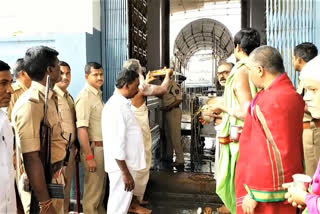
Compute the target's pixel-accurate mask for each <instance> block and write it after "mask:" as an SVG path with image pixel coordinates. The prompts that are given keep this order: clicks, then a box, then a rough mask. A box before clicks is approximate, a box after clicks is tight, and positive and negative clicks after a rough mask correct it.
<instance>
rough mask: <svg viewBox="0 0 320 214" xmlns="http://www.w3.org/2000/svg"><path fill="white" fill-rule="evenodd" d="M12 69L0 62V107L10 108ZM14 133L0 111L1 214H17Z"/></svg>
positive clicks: (3, 113)
mask: <svg viewBox="0 0 320 214" xmlns="http://www.w3.org/2000/svg"><path fill="white" fill-rule="evenodd" d="M11 82H12V78H11V73H10V67H9V65H8V64H7V63H5V62H3V61H1V60H0V107H1V108H2V107H8V106H9V103H10V100H11V94H12V93H13V89H12V87H11ZM12 156H13V132H12V127H11V125H10V122H9V120H8V117H7V115H6V113H5V112H4V111H3V110H1V109H0V172H1V174H0V189H1V190H0V213H17V204H16V193H15V188H14V182H15V180H14V168H13V158H12Z"/></svg>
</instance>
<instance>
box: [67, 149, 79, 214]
mask: <svg viewBox="0 0 320 214" xmlns="http://www.w3.org/2000/svg"><path fill="white" fill-rule="evenodd" d="M75 149H76V147H75V145H74V144H73V143H72V145H71V147H70V156H69V161H68V166H67V167H66V169H65V172H64V177H65V183H66V185H65V187H64V213H68V212H69V203H70V189H71V182H72V177H73V174H74V172H75V166H76V164H75V163H76V160H75V156H76V154H75Z"/></svg>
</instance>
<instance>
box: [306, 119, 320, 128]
mask: <svg viewBox="0 0 320 214" xmlns="http://www.w3.org/2000/svg"><path fill="white" fill-rule="evenodd" d="M318 127H320V120H312V121H310V122H304V123H303V129H313V128H318Z"/></svg>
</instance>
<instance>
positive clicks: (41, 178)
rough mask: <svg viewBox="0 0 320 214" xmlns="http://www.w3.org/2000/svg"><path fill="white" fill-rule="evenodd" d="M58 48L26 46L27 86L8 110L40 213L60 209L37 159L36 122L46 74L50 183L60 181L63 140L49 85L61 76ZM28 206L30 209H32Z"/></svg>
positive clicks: (41, 113)
mask: <svg viewBox="0 0 320 214" xmlns="http://www.w3.org/2000/svg"><path fill="white" fill-rule="evenodd" d="M58 54H59V53H58V52H57V51H56V50H54V49H52V48H49V47H46V46H36V47H32V48H29V49H28V50H27V52H26V54H25V57H24V68H25V70H26V72H27V73H28V76H29V77H30V78H31V80H32V83H31V87H30V88H29V89H28V90H27V91H26V92H25V93H23V94H22V95H21V97H20V98H19V99H18V101H17V102H16V104H15V105H14V108H13V110H12V117H11V121H12V123H13V126H14V130H15V136H16V143H17V150H19V151H20V152H21V153H22V156H23V163H24V168H25V171H26V173H27V176H28V178H29V182H30V184H31V187H32V194H33V195H34V198H35V199H36V200H37V201H39V208H40V213H41V212H45V213H49V214H51V213H63V199H62V200H61V199H51V198H50V195H49V192H48V189H47V185H46V179H45V173H44V168H43V164H42V162H41V159H40V153H39V151H40V124H41V121H42V120H43V117H44V103H45V95H46V85H47V76H49V77H50V79H51V83H50V85H49V93H48V102H47V114H46V117H47V123H48V124H47V125H48V126H49V127H50V128H51V168H52V172H51V173H52V175H53V176H52V181H51V182H52V183H53V184H63V183H64V176H63V173H61V172H62V167H63V159H64V157H65V153H66V146H67V140H65V139H64V138H63V137H62V136H61V133H62V129H61V124H60V122H61V121H60V117H59V114H58V111H57V105H56V101H57V97H56V94H55V93H54V91H53V90H52V89H53V86H54V84H55V83H57V82H59V81H60V80H61V76H60V66H59V59H58V57H57V56H58ZM33 209H37V208H36V207H31V208H30V213H34V212H36V211H33Z"/></svg>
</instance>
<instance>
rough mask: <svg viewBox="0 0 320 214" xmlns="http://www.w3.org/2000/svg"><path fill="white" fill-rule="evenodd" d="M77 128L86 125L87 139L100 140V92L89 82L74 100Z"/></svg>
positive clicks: (101, 103)
mask: <svg viewBox="0 0 320 214" xmlns="http://www.w3.org/2000/svg"><path fill="white" fill-rule="evenodd" d="M75 106H76V115H77V128H80V127H87V128H88V135H89V141H102V131H101V112H102V109H103V102H102V92H101V90H97V89H95V88H94V87H92V86H91V85H89V84H86V86H85V87H84V88H83V89H82V90H81V91H80V93H79V95H78V97H77V99H76V101H75Z"/></svg>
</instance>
